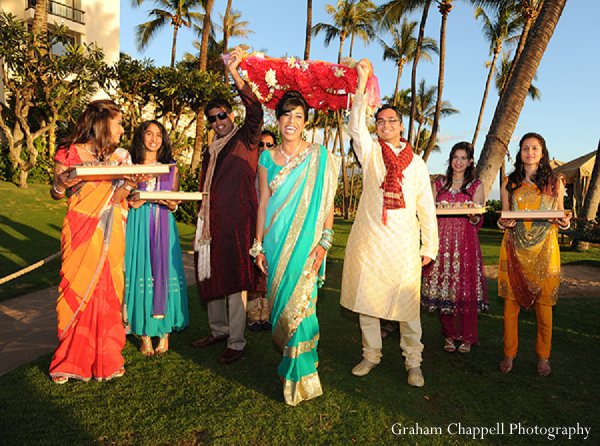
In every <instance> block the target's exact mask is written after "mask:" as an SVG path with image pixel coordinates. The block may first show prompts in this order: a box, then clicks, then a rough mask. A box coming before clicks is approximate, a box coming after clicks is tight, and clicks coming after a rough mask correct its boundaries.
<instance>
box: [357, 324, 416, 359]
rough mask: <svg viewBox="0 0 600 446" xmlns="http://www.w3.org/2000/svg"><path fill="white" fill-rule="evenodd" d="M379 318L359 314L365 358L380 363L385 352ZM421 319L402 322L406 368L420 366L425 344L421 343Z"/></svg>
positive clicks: (401, 342) (401, 334) (401, 344)
mask: <svg viewBox="0 0 600 446" xmlns="http://www.w3.org/2000/svg"><path fill="white" fill-rule="evenodd" d="M379 321H380V320H379V318H377V317H372V316H367V315H366V314H360V315H359V322H360V331H361V332H362V344H363V358H365V359H366V360H367V361H370V362H372V363H373V364H379V362H380V361H381V357H382V356H383V354H382V353H381V348H382V346H383V343H382V341H381V324H380V322H379ZM421 334H422V330H421V320H420V319H417V320H413V321H401V322H400V348H401V349H402V356H404V358H405V359H404V366H405V367H406V370H408V369H412V368H413V367H420V366H421V361H422V360H423V359H422V357H421V353H422V352H423V344H422V343H421Z"/></svg>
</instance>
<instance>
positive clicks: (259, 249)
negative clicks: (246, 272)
mask: <svg viewBox="0 0 600 446" xmlns="http://www.w3.org/2000/svg"><path fill="white" fill-rule="evenodd" d="M248 253H249V254H250V255H251V256H252V257H254V258H255V259H256V258H257V257H258V256H259V255H260V254H264V253H265V250H264V249H263V245H262V242H259V241H258V240H257V239H254V243H252V248H250V250H249V251H248Z"/></svg>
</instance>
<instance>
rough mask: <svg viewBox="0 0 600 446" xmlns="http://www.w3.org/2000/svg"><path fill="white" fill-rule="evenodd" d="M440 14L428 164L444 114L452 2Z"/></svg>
mask: <svg viewBox="0 0 600 446" xmlns="http://www.w3.org/2000/svg"><path fill="white" fill-rule="evenodd" d="M438 7H439V10H440V14H441V15H442V24H441V26H440V70H439V73H438V88H437V100H436V103H435V115H434V116H433V125H432V126H431V134H430V135H429V142H428V143H427V147H426V148H425V152H424V153H423V161H425V162H427V159H428V158H429V154H430V153H431V151H432V150H433V148H434V147H435V140H436V139H437V131H438V127H439V125H440V116H441V114H442V92H443V90H444V62H445V57H446V22H447V19H448V14H450V11H452V0H444V1H443V2H442V3H441V4H440V5H439V6H438Z"/></svg>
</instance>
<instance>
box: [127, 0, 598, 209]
mask: <svg viewBox="0 0 600 446" xmlns="http://www.w3.org/2000/svg"><path fill="white" fill-rule="evenodd" d="M226 3H227V2H226V0H215V5H214V7H213V14H212V16H213V21H214V20H219V18H220V16H219V13H220V14H223V13H224V10H225V6H226ZM335 3H336V1H335V0H328V1H325V0H313V25H315V24H317V23H319V22H322V23H331V21H330V16H329V15H328V14H327V13H326V10H325V5H326V4H335ZM375 3H376V4H377V5H380V4H382V3H384V2H383V1H375ZM454 4H455V6H454V8H453V9H452V11H451V13H450V14H449V16H448V20H447V25H446V64H445V78H444V89H443V94H442V97H443V99H444V100H447V101H450V103H451V104H452V106H453V107H454V108H457V109H458V110H459V111H460V114H457V115H453V116H450V117H447V118H444V119H442V120H441V122H440V130H439V132H438V140H439V145H440V147H441V152H440V153H433V154H432V155H431V156H430V158H429V161H428V166H429V170H430V171H431V173H442V172H445V170H446V167H447V159H448V154H449V152H450V149H451V148H452V146H453V145H454V144H455V143H457V142H459V141H463V140H467V141H471V139H472V136H473V132H474V129H475V125H476V122H477V115H478V113H479V107H480V105H481V98H482V96H483V90H484V87H485V81H486V76H487V68H486V67H485V63H486V61H489V60H491V57H490V56H489V45H488V43H486V41H485V39H484V37H483V34H482V32H481V23H480V22H478V21H476V20H475V19H474V16H473V11H474V8H473V7H472V6H471V5H469V4H468V3H467V2H466V1H462V0H456V1H455V2H454ZM152 7H154V2H153V1H152V0H146V3H144V4H142V6H141V7H138V8H133V7H132V6H131V3H130V2H129V1H128V0H123V1H121V31H120V41H121V51H122V52H125V53H128V54H129V55H131V56H133V57H135V58H140V59H142V58H150V59H152V60H154V62H155V64H156V65H169V63H170V55H171V39H172V28H170V27H169V28H167V27H165V28H164V29H163V30H162V31H161V32H159V33H158V34H157V35H156V37H155V38H154V39H153V40H152V41H151V43H150V45H148V47H147V48H146V50H145V51H144V52H139V51H137V49H136V44H135V34H134V33H135V26H136V25H138V24H140V23H143V22H145V21H148V20H149V18H148V16H147V11H148V10H150V9H151V8H152ZM232 9H234V10H237V11H240V12H241V13H242V16H241V20H246V21H248V22H249V24H248V28H249V29H250V30H252V31H253V32H254V33H253V34H250V35H249V37H248V38H246V39H242V40H236V39H233V41H232V42H231V45H235V44H238V43H244V44H247V45H249V46H250V47H251V49H252V50H254V51H264V52H265V53H266V54H267V55H268V56H270V57H287V56H296V57H300V58H302V57H303V54H304V37H305V27H306V1H305V0H233V5H232ZM599 16H600V1H597V0H569V1H568V2H567V5H566V6H565V9H564V11H563V14H562V16H561V19H560V21H559V23H558V25H557V27H556V29H555V31H554V35H553V37H552V39H551V40H550V43H549V45H548V48H547V49H546V52H545V54H544V57H543V59H542V61H541V64H540V67H539V69H538V73H537V80H535V81H534V85H535V86H537V88H538V89H539V90H540V92H541V100H539V101H532V100H531V99H527V100H526V102H525V106H524V107H523V109H522V111H521V115H520V118H519V122H518V124H517V127H516V129H515V132H514V134H513V138H512V140H511V143H510V145H509V150H510V152H511V154H512V155H513V158H514V156H515V154H516V152H517V150H518V147H517V144H518V140H519V139H520V137H521V136H522V135H523V134H525V133H527V132H530V131H535V132H538V133H540V134H542V135H543V136H544V138H545V139H546V142H547V145H548V150H549V152H550V157H551V158H556V159H557V160H560V161H565V162H566V161H570V160H572V159H574V158H577V157H578V156H581V155H584V154H587V153H589V152H592V151H595V150H596V149H597V147H598V144H599V139H600V119H599V118H600V112H599V111H598V110H599V108H598V107H599V106H600V87H599V80H600V51H599V49H600V44H599V43H598V42H600V27H598V26H597V23H596V20H597V17H599ZM411 19H412V20H415V21H418V20H419V19H420V17H419V16H418V15H414V16H412V17H411ZM440 22H441V18H440V14H439V12H438V11H437V8H435V7H434V6H432V8H431V9H430V12H429V18H428V22H427V28H426V32H425V34H426V36H428V37H432V38H434V39H436V40H439V27H440ZM383 38H384V40H387V41H388V42H390V41H391V39H390V38H389V37H388V38H387V39H386V38H385V36H383ZM194 39H196V36H195V35H194V34H193V33H192V32H190V31H188V30H183V31H180V33H179V35H178V39H177V40H178V45H177V60H180V59H181V58H182V57H183V54H184V53H185V52H192V53H193V52H194V49H193V46H192V42H193V40H194ZM338 43H339V41H334V42H332V43H331V44H330V45H329V46H328V47H326V46H325V44H324V36H323V34H319V35H318V36H316V37H315V36H313V38H312V43H311V55H310V58H311V59H312V60H325V61H329V62H336V61H337V51H338ZM348 50H349V43H347V44H346V46H345V48H344V55H347V54H348ZM382 54H383V50H382V47H381V45H380V44H379V43H377V42H372V43H370V44H368V45H365V44H363V42H362V41H360V40H357V41H356V42H355V45H354V50H353V57H354V58H355V59H360V58H363V57H367V58H369V59H370V60H371V61H372V62H373V66H374V70H375V74H376V75H377V77H378V79H379V86H380V90H381V95H382V96H385V95H391V94H392V93H393V89H394V85H395V81H396V72H397V71H396V67H395V64H394V63H393V62H391V61H383V60H382ZM410 70H411V66H410V65H409V66H406V67H405V68H404V72H403V75H402V79H401V81H400V88H410ZM437 73H438V58H437V56H436V55H433V60H432V62H431V63H427V62H421V63H420V64H419V67H418V80H420V79H425V82H426V85H428V86H433V85H436V84H437ZM497 98H498V97H497V93H496V90H495V88H494V87H492V89H490V94H489V96H488V102H487V105H486V112H485V114H484V117H483V122H482V129H481V130H480V133H479V136H478V139H477V144H476V147H475V157H476V159H477V158H478V156H479V153H480V151H481V148H482V146H483V143H484V141H485V134H486V133H487V129H488V127H489V125H490V123H491V119H492V117H493V112H494V108H495V106H496V102H497ZM407 127H408V125H407ZM407 130H408V129H407ZM508 170H509V171H510V167H509V168H508ZM494 189H495V190H493V191H492V194H491V196H490V198H497V195H498V192H497V185H495V187H494Z"/></svg>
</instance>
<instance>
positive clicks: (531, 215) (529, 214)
mask: <svg viewBox="0 0 600 446" xmlns="http://www.w3.org/2000/svg"><path fill="white" fill-rule="evenodd" d="M567 212H569V211H502V212H501V213H500V218H506V219H510V220H547V219H549V218H563V217H564V216H565V214H566V213H567Z"/></svg>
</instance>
